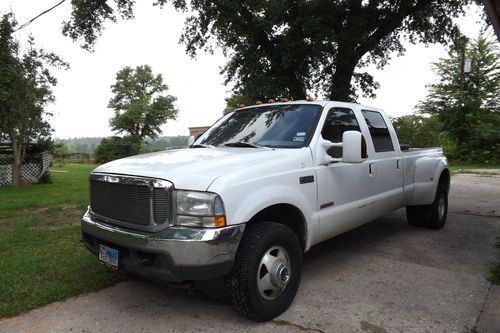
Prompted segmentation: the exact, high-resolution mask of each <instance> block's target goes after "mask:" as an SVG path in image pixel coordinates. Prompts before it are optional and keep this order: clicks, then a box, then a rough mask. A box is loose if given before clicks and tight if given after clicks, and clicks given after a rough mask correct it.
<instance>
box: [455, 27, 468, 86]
mask: <svg viewBox="0 0 500 333" xmlns="http://www.w3.org/2000/svg"><path fill="white" fill-rule="evenodd" d="M467 41H468V39H467V37H465V36H462V37H460V40H459V42H458V52H460V65H459V66H460V79H459V83H458V85H459V87H460V91H463V90H464V81H465V62H466V60H465V49H466V48H467ZM467 62H468V66H467V67H468V71H467V72H469V71H470V64H469V59H467Z"/></svg>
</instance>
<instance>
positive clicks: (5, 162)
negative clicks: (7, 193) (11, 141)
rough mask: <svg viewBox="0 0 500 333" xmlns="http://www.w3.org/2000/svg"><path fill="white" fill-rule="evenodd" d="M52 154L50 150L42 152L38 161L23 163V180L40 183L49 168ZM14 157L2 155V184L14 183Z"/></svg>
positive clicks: (0, 168) (0, 163) (0, 184)
mask: <svg viewBox="0 0 500 333" xmlns="http://www.w3.org/2000/svg"><path fill="white" fill-rule="evenodd" d="M50 159H51V156H50V154H49V152H48V151H44V152H43V153H41V154H40V158H39V159H38V160H39V161H37V163H26V164H22V165H21V182H23V183H38V181H39V180H40V178H41V177H42V175H43V174H44V173H45V172H46V171H48V170H49V164H50ZM11 160H12V157H11V156H10V155H0V186H5V185H10V184H12V165H11V164H10V163H11Z"/></svg>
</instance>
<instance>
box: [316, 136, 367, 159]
mask: <svg viewBox="0 0 500 333" xmlns="http://www.w3.org/2000/svg"><path fill="white" fill-rule="evenodd" d="M319 145H320V146H321V147H320V149H319V151H320V156H319V164H320V165H328V164H330V163H334V162H344V163H361V162H363V161H364V160H365V159H366V158H367V157H368V156H367V154H366V140H365V138H364V137H363V134H361V132H358V131H345V132H344V133H343V134H342V142H331V141H328V140H325V139H323V137H322V136H320V140H319ZM332 147H342V158H333V157H331V156H330V155H328V149H330V148H332Z"/></svg>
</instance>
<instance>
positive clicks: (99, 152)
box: [95, 136, 141, 163]
mask: <svg viewBox="0 0 500 333" xmlns="http://www.w3.org/2000/svg"><path fill="white" fill-rule="evenodd" d="M140 148H141V142H139V141H137V140H136V139H135V138H134V137H130V136H129V137H123V138H121V137H118V136H114V137H111V138H104V139H102V141H101V143H100V144H99V145H98V146H97V148H96V150H95V161H96V162H97V163H106V162H109V161H113V160H117V159H119V158H123V157H127V156H132V155H137V154H139V150H140Z"/></svg>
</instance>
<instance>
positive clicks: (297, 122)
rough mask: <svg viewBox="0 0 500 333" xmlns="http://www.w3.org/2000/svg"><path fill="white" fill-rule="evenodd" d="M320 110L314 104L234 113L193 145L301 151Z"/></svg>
mask: <svg viewBox="0 0 500 333" xmlns="http://www.w3.org/2000/svg"><path fill="white" fill-rule="evenodd" d="M321 109H322V107H321V106H320V105H315V104H292V105H290V104H288V105H266V106H260V107H254V108H249V109H243V110H237V111H235V112H233V113H232V114H230V115H229V116H227V118H223V119H222V120H221V121H220V122H218V123H216V124H215V125H214V126H212V127H211V128H210V129H209V130H208V131H207V132H205V133H204V134H203V135H202V136H201V137H200V138H199V139H198V140H196V142H195V143H194V144H193V146H196V145H199V146H224V145H226V146H230V147H259V146H264V147H272V148H301V147H304V146H305V145H307V144H308V142H309V138H310V137H311V135H312V132H313V131H314V127H315V120H316V119H317V116H319V114H320V112H321Z"/></svg>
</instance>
